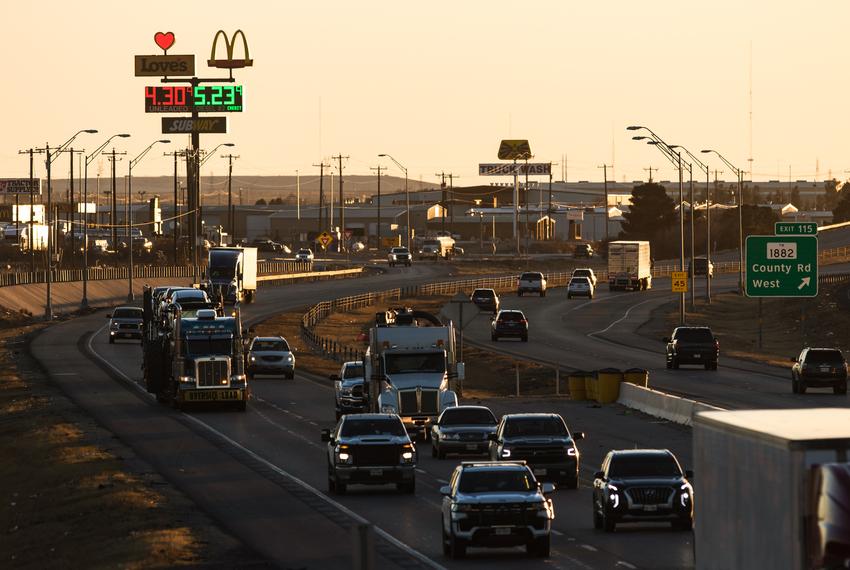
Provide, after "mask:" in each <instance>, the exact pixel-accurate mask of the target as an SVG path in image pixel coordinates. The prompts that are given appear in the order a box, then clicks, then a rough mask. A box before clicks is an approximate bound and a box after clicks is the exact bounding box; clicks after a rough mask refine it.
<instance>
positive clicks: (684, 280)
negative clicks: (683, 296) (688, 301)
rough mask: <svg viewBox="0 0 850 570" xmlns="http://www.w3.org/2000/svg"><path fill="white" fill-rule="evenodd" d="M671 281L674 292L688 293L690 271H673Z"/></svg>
mask: <svg viewBox="0 0 850 570" xmlns="http://www.w3.org/2000/svg"><path fill="white" fill-rule="evenodd" d="M670 282H671V284H672V291H673V292H674V293H687V292H688V272H687V271H673V272H672V273H671V274H670Z"/></svg>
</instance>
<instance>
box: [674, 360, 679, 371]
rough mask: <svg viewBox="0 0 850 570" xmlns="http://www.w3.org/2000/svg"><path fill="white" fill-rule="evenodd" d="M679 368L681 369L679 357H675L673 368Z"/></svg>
mask: <svg viewBox="0 0 850 570" xmlns="http://www.w3.org/2000/svg"><path fill="white" fill-rule="evenodd" d="M678 369H679V359H678V358H674V359H673V370H678Z"/></svg>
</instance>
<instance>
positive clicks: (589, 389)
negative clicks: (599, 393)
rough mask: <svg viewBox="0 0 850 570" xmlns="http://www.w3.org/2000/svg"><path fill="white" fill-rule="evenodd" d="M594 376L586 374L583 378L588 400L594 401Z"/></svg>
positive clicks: (589, 373) (595, 385)
mask: <svg viewBox="0 0 850 570" xmlns="http://www.w3.org/2000/svg"><path fill="white" fill-rule="evenodd" d="M596 387H597V383H596V374H595V373H593V372H587V373H585V376H584V390H585V394H586V396H587V399H588V400H595V399H596Z"/></svg>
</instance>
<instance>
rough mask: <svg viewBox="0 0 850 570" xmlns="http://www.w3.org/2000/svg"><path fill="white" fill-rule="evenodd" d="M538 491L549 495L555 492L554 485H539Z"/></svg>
mask: <svg viewBox="0 0 850 570" xmlns="http://www.w3.org/2000/svg"><path fill="white" fill-rule="evenodd" d="M540 491H541V492H542V493H543V494H544V495H549V494H551V493H554V492H555V484H554V483H543V484H542V485H540Z"/></svg>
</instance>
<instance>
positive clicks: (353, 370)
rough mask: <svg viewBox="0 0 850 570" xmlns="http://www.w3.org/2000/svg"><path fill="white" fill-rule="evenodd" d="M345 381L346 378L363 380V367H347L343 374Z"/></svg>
mask: <svg viewBox="0 0 850 570" xmlns="http://www.w3.org/2000/svg"><path fill="white" fill-rule="evenodd" d="M342 377H343V379H346V378H363V365H362V364H357V365H353V366H346V367H345V373H344V374H343V376H342Z"/></svg>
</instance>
